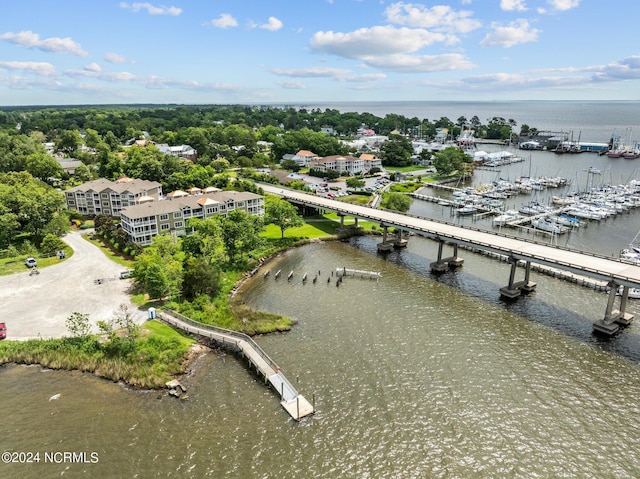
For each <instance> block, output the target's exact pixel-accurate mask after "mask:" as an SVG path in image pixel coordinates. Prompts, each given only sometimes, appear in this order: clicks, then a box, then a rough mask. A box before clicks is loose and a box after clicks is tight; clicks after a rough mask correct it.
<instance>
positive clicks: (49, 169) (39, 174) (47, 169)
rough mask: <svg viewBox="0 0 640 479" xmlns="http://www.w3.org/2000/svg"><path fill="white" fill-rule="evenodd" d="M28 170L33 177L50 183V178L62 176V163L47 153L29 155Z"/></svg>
mask: <svg viewBox="0 0 640 479" xmlns="http://www.w3.org/2000/svg"><path fill="white" fill-rule="evenodd" d="M26 170H27V171H28V172H29V173H31V176H33V177H34V178H38V179H39V180H41V181H44V182H49V179H50V178H60V177H61V176H62V166H60V163H58V162H57V161H56V160H55V158H53V157H51V156H49V155H47V154H46V153H34V154H32V155H29V156H28V157H27V161H26Z"/></svg>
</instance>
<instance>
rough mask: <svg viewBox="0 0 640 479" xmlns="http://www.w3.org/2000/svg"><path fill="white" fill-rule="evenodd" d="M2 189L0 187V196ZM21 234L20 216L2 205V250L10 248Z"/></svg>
mask: <svg viewBox="0 0 640 479" xmlns="http://www.w3.org/2000/svg"><path fill="white" fill-rule="evenodd" d="M1 189H2V188H1V187H0V195H1V194H2V193H1ZM19 232H20V222H19V221H18V215H17V214H15V213H12V212H11V210H9V207H8V206H6V205H2V204H0V249H4V248H6V247H8V246H9V245H10V244H11V241H12V240H13V239H14V238H15V237H16V236H17V235H18V234H19Z"/></svg>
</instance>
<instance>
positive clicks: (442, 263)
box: [429, 240, 464, 273]
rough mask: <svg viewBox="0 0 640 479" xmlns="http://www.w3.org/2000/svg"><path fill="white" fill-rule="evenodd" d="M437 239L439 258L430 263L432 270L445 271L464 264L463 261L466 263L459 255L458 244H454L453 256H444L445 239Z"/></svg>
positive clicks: (433, 271)
mask: <svg viewBox="0 0 640 479" xmlns="http://www.w3.org/2000/svg"><path fill="white" fill-rule="evenodd" d="M437 241H438V259H437V261H434V262H433V263H431V264H430V265H429V266H430V268H431V272H432V273H444V272H445V271H447V270H448V269H455V268H458V267H460V266H462V263H464V260H463V259H462V258H460V257H458V245H457V244H455V243H454V244H453V255H452V256H449V257H446V258H443V257H442V250H443V249H444V241H443V240H437Z"/></svg>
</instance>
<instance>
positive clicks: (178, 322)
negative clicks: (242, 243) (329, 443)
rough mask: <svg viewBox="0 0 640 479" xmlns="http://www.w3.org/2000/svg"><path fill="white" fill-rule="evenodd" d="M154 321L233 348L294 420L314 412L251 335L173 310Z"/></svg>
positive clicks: (166, 311)
mask: <svg viewBox="0 0 640 479" xmlns="http://www.w3.org/2000/svg"><path fill="white" fill-rule="evenodd" d="M157 318H158V319H160V320H162V321H164V322H165V323H167V324H170V325H171V326H175V327H176V328H178V329H181V330H183V331H187V332H189V333H191V334H195V335H198V336H201V337H205V338H208V339H212V340H214V341H216V342H218V343H221V344H222V345H226V346H230V347H233V348H234V349H235V350H236V351H237V352H239V353H240V354H241V355H242V356H243V357H245V358H246V359H247V361H248V362H249V367H250V368H254V367H255V368H256V371H257V372H258V373H259V374H261V375H262V376H263V377H264V378H265V382H269V384H271V386H272V387H273V389H274V390H275V391H276V392H277V393H278V394H279V395H280V404H281V405H282V407H283V409H284V410H285V411H287V413H288V414H289V415H290V416H291V417H292V418H293V419H295V420H296V421H299V420H300V419H302V418H303V417H306V416H309V415H311V414H313V413H314V412H315V408H314V406H313V405H312V404H311V403H310V402H309V401H307V399H305V397H304V396H303V395H302V394H299V393H298V391H296V388H295V387H293V385H292V384H291V383H290V382H289V380H288V379H287V378H286V376H285V375H284V373H283V372H282V371H281V370H280V367H279V366H278V365H277V364H276V363H275V361H273V360H272V359H271V358H270V357H269V356H268V355H267V354H266V353H265V352H264V351H263V350H262V348H261V347H260V346H258V344H257V343H256V342H255V341H254V340H253V339H251V337H250V336H247V335H246V334H243V333H239V332H237V331H231V330H228V329H223V328H218V327H215V326H211V325H208V324H204V323H200V322H197V321H194V320H192V319H190V318H187V317H186V316H183V315H181V314H180V313H177V312H175V311H169V310H164V311H161V312H159V313H158V314H157Z"/></svg>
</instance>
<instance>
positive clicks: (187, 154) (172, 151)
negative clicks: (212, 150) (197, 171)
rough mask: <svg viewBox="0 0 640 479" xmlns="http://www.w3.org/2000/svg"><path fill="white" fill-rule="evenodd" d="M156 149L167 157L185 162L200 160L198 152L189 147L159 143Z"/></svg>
mask: <svg viewBox="0 0 640 479" xmlns="http://www.w3.org/2000/svg"><path fill="white" fill-rule="evenodd" d="M156 148H158V150H160V151H161V152H162V153H164V154H165V155H171V156H176V157H178V158H184V159H185V160H191V161H194V160H195V159H197V158H198V152H197V151H196V150H194V149H193V148H192V147H190V146H189V145H178V146H169V145H168V144H166V143H158V144H157V145H156Z"/></svg>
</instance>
